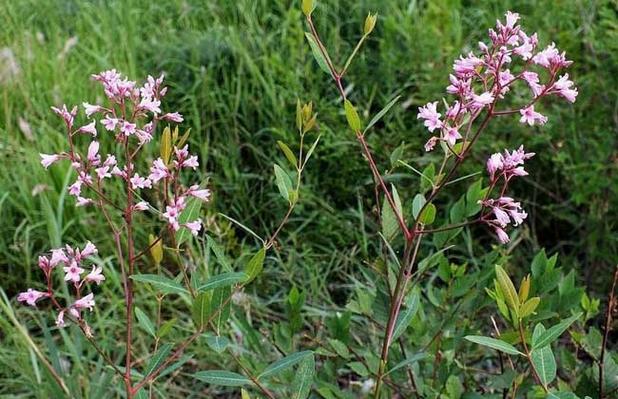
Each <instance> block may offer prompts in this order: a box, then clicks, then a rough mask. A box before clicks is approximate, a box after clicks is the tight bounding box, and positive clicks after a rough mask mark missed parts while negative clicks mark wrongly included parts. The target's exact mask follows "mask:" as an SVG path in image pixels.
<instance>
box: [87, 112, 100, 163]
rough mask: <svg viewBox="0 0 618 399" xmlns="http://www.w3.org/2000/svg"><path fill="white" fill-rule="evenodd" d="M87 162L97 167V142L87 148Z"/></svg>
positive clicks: (98, 157) (98, 160)
mask: <svg viewBox="0 0 618 399" xmlns="http://www.w3.org/2000/svg"><path fill="white" fill-rule="evenodd" d="M93 123H94V122H93ZM88 162H90V163H91V164H92V165H98V164H99V163H100V162H101V157H100V156H99V142H98V141H93V142H92V143H90V145H89V146H88Z"/></svg>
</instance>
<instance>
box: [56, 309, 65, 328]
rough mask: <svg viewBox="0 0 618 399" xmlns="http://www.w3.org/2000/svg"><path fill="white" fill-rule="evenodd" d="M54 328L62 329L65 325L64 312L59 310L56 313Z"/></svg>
mask: <svg viewBox="0 0 618 399" xmlns="http://www.w3.org/2000/svg"><path fill="white" fill-rule="evenodd" d="M56 326H58V327H61V328H62V327H64V326H65V323H64V310H61V311H60V312H59V313H58V316H57V317H56Z"/></svg>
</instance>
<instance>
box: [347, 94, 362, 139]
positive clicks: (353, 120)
mask: <svg viewBox="0 0 618 399" xmlns="http://www.w3.org/2000/svg"><path fill="white" fill-rule="evenodd" d="M343 107H344V108H345V117H346V119H347V120H348V125H350V128H351V129H352V130H353V131H354V133H356V132H360V131H361V121H360V118H359V116H358V112H356V108H354V105H352V103H351V102H350V101H349V100H345V102H344V103H343Z"/></svg>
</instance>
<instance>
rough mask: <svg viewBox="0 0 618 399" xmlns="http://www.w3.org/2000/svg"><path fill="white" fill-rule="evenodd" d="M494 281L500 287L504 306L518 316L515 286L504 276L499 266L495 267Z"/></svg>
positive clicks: (504, 273) (517, 298) (517, 296)
mask: <svg viewBox="0 0 618 399" xmlns="http://www.w3.org/2000/svg"><path fill="white" fill-rule="evenodd" d="M496 280H497V281H498V284H499V285H500V291H502V294H503V295H504V300H505V301H506V304H507V305H508V306H509V308H510V309H511V310H512V311H513V312H515V313H516V314H519V313H518V312H519V295H518V294H517V290H515V286H514V285H513V282H512V281H511V279H510V278H509V275H508V274H506V272H505V271H504V269H503V268H502V266H500V265H496Z"/></svg>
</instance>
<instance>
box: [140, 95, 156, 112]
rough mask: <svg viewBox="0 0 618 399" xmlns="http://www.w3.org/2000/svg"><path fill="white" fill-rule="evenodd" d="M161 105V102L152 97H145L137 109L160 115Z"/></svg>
mask: <svg viewBox="0 0 618 399" xmlns="http://www.w3.org/2000/svg"><path fill="white" fill-rule="evenodd" d="M160 105H161V101H159V100H157V99H154V98H151V97H143V98H142V100H141V101H140V103H139V104H138V105H137V108H138V109H143V110H146V111H149V112H152V113H153V114H159V113H161V108H159V106H160Z"/></svg>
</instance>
